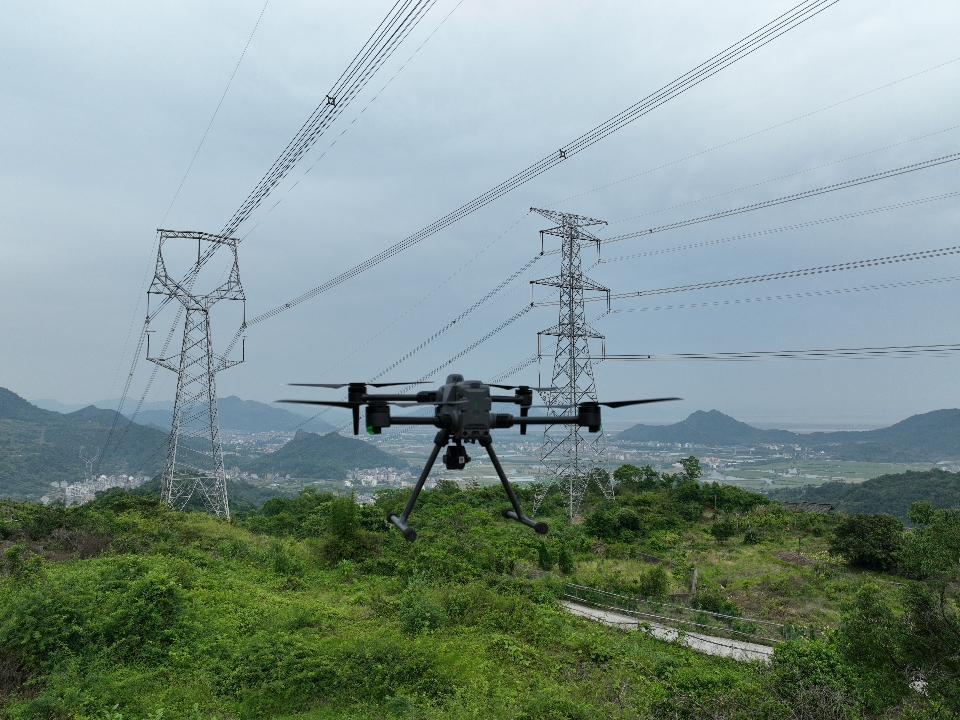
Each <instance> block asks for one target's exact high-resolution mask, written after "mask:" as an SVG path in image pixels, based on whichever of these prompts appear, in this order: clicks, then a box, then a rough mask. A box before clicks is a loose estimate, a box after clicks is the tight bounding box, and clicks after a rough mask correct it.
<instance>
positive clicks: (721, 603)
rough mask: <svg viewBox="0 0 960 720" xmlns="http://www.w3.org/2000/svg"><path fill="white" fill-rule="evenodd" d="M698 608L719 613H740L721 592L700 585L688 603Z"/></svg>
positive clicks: (735, 605)
mask: <svg viewBox="0 0 960 720" xmlns="http://www.w3.org/2000/svg"><path fill="white" fill-rule="evenodd" d="M690 604H691V605H693V607H695V608H697V609H698V610H706V611H707V612H714V613H720V614H721V615H734V616H739V615H740V608H739V607H737V604H736V603H734V602H733V601H731V600H728V599H727V598H726V597H724V596H723V593H721V592H720V590H718V589H716V588H711V587H703V586H701V587H700V589H699V590H697V594H696V595H694V596H693V601H692V602H691V603H690Z"/></svg>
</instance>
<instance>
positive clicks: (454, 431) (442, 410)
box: [279, 374, 680, 542]
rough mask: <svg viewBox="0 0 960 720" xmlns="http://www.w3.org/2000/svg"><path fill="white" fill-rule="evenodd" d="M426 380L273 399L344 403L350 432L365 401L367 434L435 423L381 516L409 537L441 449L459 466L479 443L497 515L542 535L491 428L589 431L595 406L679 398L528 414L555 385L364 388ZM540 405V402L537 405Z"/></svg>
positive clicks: (447, 461) (596, 428) (595, 420)
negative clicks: (403, 501) (514, 409)
mask: <svg viewBox="0 0 960 720" xmlns="http://www.w3.org/2000/svg"><path fill="white" fill-rule="evenodd" d="M427 384H430V381H422V380H418V381H415V382H389V383H363V382H352V383H291V385H294V386H296V387H315V388H329V389H334V390H337V389H342V388H347V399H346V400H345V401H342V400H280V401H279V402H286V403H299V404H302V405H323V406H327V407H340V408H347V409H349V410H350V411H351V412H352V414H353V434H354V435H359V434H360V408H361V407H363V406H366V427H367V432H368V433H369V434H371V435H379V434H380V433H381V432H382V431H383V428H387V427H391V426H392V425H430V426H433V427H436V428H438V429H439V430H438V432H437V434H436V437H434V439H433V450H432V451H431V453H430V457H429V458H428V459H427V464H426V466H425V467H424V468H423V472H421V473H420V477H419V479H418V480H417V483H416V485H414V487H413V492H412V493H411V495H410V498H409V499H408V500H407V505H406V507H405V508H404V510H403V513H402V514H400V515H396V514H394V513H391V514H390V515H388V516H387V520H388V521H389V522H390V523H392V524H393V525H395V526H396V527H397V528H398V529H399V530H400V532H402V533H403V536H404V537H405V538H406V539H407V540H409V541H411V542H412V541H413V540H416V538H417V533H416V531H415V530H414V529H413V528H411V527H410V526H409V525H408V524H407V523H408V522H409V520H410V514H411V513H412V512H413V508H414V506H415V505H416V504H417V498H418V497H419V496H420V491H421V490H423V486H424V483H426V481H427V477H429V475H430V471H431V470H432V469H433V466H434V463H436V461H437V458H438V457H439V456H440V452H441V451H444V453H443V464H444V465H445V466H446V467H447V469H448V470H463V469H464V467H466V465H467V463H468V462H470V456H469V455H468V454H467V449H466V447H465V446H464V443H470V444H479V445H480V446H481V447H482V448H483V449H484V450H486V451H487V455H489V456H490V462H491V463H492V464H493V467H494V469H495V470H496V471H497V476H498V477H499V478H500V483H501V484H502V485H503V489H504V491H505V492H506V494H507V498H508V499H509V500H510V505H511V506H512V507H511V508H509V509H507V510H504V511H503V515H504V517H506V518H509V519H511V520H516V521H517V522H519V523H522V524H524V525H526V526H527V527H530V528H533V530H535V531H536V532H538V533H540V534H541V535H544V534H546V533H547V531H548V528H547V524H546V523H543V522H536V521H534V520H533V519H531V518H530V517H528V516H527V515H526V514H525V513H524V512H523V508H522V507H521V506H520V500H519V498H517V494H516V493H515V492H514V490H513V487H512V486H511V485H510V481H509V480H508V479H507V475H506V473H505V472H504V471H503V466H502V465H501V464H500V459H499V458H498V457H497V454H496V452H494V449H493V438H492V436H491V434H490V431H491V430H500V429H505V428H512V427H514V426H519V427H520V434H521V435H526V433H527V428H528V427H529V426H530V425H577V426H579V427H585V428H587V430H588V431H589V432H592V433H596V432H600V407H601V406H603V407H608V408H621V407H626V406H628V405H646V404H649V403H658V402H668V401H671V400H679V399H680V398H675V397H664V398H647V399H645V400H617V401H614V402H597V401H593V400H590V401H586V402H581V403H579V404H577V405H551V406H549V407H551V408H552V409H566V410H572V409H576V413H575V414H568V415H544V416H534V415H530V409H531V408H532V407H534V405H533V393H534V391H536V392H551V391H557V388H541V387H531V386H529V385H498V384H496V383H484V382H481V381H479V380H464V379H463V375H459V374H453V375H448V376H447V380H446V382H445V383H444V384H443V385H441V386H440V387H439V388H438V389H436V390H422V391H420V392H417V393H415V394H404V393H389V392H386V393H370V392H368V388H377V389H379V388H388V387H397V386H407V387H409V386H413V385H427ZM494 390H503V391H507V392H509V391H513V394H512V395H498V394H495V393H494ZM494 403H511V404H513V405H518V406H519V407H520V415H519V416H517V415H511V414H509V413H495V412H493V411H492V405H493V404H494ZM418 405H424V406H429V405H433V406H434V407H435V409H434V414H433V415H432V416H430V417H423V416H411V415H400V416H396V415H391V414H390V408H391V406H400V407H414V406H418ZM537 407H543V406H537Z"/></svg>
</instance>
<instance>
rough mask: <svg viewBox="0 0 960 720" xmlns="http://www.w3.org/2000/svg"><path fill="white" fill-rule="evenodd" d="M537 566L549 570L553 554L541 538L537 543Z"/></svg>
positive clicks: (551, 565)
mask: <svg viewBox="0 0 960 720" xmlns="http://www.w3.org/2000/svg"><path fill="white" fill-rule="evenodd" d="M537 566H538V567H539V568H540V569H541V570H550V569H551V568H552V567H553V556H552V555H551V554H550V548H548V547H547V544H546V543H545V542H544V541H543V540H541V541H540V542H538V543H537Z"/></svg>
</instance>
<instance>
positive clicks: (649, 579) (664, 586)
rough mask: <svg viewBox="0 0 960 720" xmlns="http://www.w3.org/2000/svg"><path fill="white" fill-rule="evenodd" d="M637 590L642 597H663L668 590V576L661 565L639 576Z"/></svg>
mask: <svg viewBox="0 0 960 720" xmlns="http://www.w3.org/2000/svg"><path fill="white" fill-rule="evenodd" d="M638 589H639V591H640V594H641V595H643V596H644V597H663V596H664V595H666V594H667V590H669V589H670V576H669V575H667V571H666V570H664V569H663V566H662V565H657V566H656V567H653V568H650V570H648V571H647V572H645V573H644V574H643V575H641V576H640V581H639V588H638Z"/></svg>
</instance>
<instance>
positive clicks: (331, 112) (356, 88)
mask: <svg viewBox="0 0 960 720" xmlns="http://www.w3.org/2000/svg"><path fill="white" fill-rule="evenodd" d="M411 2H412V0H397V2H396V3H395V4H394V6H393V7H392V8H391V10H390V11H389V12H388V14H387V16H386V17H385V18H384V19H383V20H382V21H381V22H380V25H378V27H377V28H376V30H375V31H374V33H373V34H372V35H371V36H370V37H369V38H368V39H367V41H366V42H365V43H364V45H363V46H362V47H361V49H360V50H359V51H358V52H357V54H356V56H354V59H353V60H352V61H351V62H350V64H349V65H348V66H347V69H346V70H344V71H343V73H342V74H341V76H340V78H339V79H338V80H337V82H336V83H334V85H333V88H332V89H331V91H330V92H329V93H328V94H327V95H326V97H325V99H324V101H323V102H322V103H321V104H320V105H319V106H318V107H317V109H316V110H315V111H314V112H313V114H311V116H310V117H309V118H308V119H307V121H306V122H305V123H304V125H303V126H302V127H301V129H300V131H299V132H298V133H297V135H296V136H295V138H294V140H292V141H291V142H290V143H288V145H287V148H286V149H285V150H284V152H283V153H281V155H280V156H279V157H278V159H277V161H275V162H274V165H273V166H272V167H271V169H270V170H269V171H268V172H267V174H266V175H264V177H263V178H261V180H260V182H258V184H257V186H256V187H255V188H254V190H253V191H251V193H250V194H249V195H248V197H247V199H246V200H245V201H244V203H243V204H242V205H241V207H240V209H238V210H237V212H235V213H234V215H233V216H232V218H231V220H230V221H228V223H227V225H226V226H225V227H230V226H231V225H238V224H239V222H242V221H243V220H245V219H246V218H247V217H249V215H250V213H252V212H253V210H255V209H256V207H258V206H259V204H260V203H262V201H263V200H264V199H265V198H266V196H267V195H268V194H269V192H270V190H272V189H273V187H275V186H276V184H277V183H279V182H280V181H281V180H282V179H283V177H285V176H286V174H287V173H289V172H290V170H292V169H293V167H294V166H295V165H296V163H297V162H298V161H299V160H300V159H301V158H302V157H303V155H304V154H305V153H306V152H307V151H308V150H309V149H310V147H312V145H313V143H314V142H316V140H317V139H318V138H319V137H320V136H321V135H322V133H323V131H324V130H325V129H326V128H327V127H329V125H330V124H331V123H332V122H333V120H334V119H336V117H338V116H339V115H340V113H342V112H343V110H344V109H345V108H346V107H347V106H348V105H349V103H350V101H351V100H352V99H353V98H354V97H355V96H356V95H357V94H358V93H359V92H360V90H362V89H363V87H365V86H366V84H367V82H368V81H369V80H370V79H371V78H372V77H373V75H374V74H375V73H376V71H377V70H378V69H379V68H380V67H381V66H382V65H383V63H384V62H385V61H386V60H387V59H388V58H389V57H390V56H391V55H392V54H393V52H394V50H395V49H396V47H397V46H398V44H399V43H400V42H401V41H402V40H403V39H404V38H406V36H407V35H408V34H409V33H410V32H411V31H412V30H413V28H414V27H416V25H417V24H418V23H419V21H420V19H422V17H423V15H424V13H425V12H426V11H427V10H429V9H430V8H431V7H432V6H433V4H434V3H435V2H436V0H416V3H415V4H413V5H411ZM258 23H259V20H258ZM338 93H339V96H338ZM216 251H217V246H215V247H213V248H211V249H208V250H207V251H206V252H205V253H204V254H203V255H202V256H201V257H200V258H199V259H198V262H197V263H196V264H195V265H194V266H193V267H192V268H191V270H190V271H189V272H188V273H187V274H186V275H185V277H184V278H183V279H182V280H181V281H180V284H181V285H182V286H183V287H184V288H186V289H187V291H189V290H191V289H192V286H193V282H194V281H195V279H196V277H197V274H198V273H199V270H200V268H201V267H202V266H203V264H204V263H206V262H207V261H208V260H209V259H210V258H211V257H212V256H213V254H215V253H216ZM168 302H169V298H167V299H166V300H165V301H164V302H162V303H160V307H158V309H157V310H156V311H155V312H154V313H153V315H152V317H151V316H148V317H147V321H146V323H145V325H144V330H143V331H142V332H141V334H140V339H139V342H138V344H137V351H136V353H135V355H134V357H133V361H132V363H131V369H130V372H129V373H128V378H127V383H126V385H125V388H124V393H123V395H122V396H121V402H120V408H122V406H123V403H124V402H125V400H126V397H127V395H128V394H129V389H130V384H131V382H132V378H133V374H134V372H135V369H136V365H137V363H138V362H139V359H140V353H141V352H142V350H143V344H144V339H145V337H146V333H145V331H146V327H147V325H149V322H150V320H151V319H152V318H155V317H156V316H157V315H158V314H159V312H160V311H161V310H162V309H163V308H164V307H165V306H166V304H167V303H168ZM181 311H182V309H178V312H177V316H176V319H175V320H174V323H173V325H172V326H171V329H170V332H168V334H167V336H166V338H165V341H164V343H163V347H162V350H161V355H163V354H165V353H166V351H167V349H168V347H169V345H170V342H171V340H172V338H173V334H174V332H175V331H176V328H177V326H178V323H179V319H180V317H181V314H182V312H181ZM235 345H236V342H232V343H230V346H229V348H228V350H227V354H229V352H231V351H232V349H233V347H234V346H235ZM156 374H157V368H156V367H154V368H153V370H152V372H151V374H150V377H149V379H148V381H147V384H146V386H145V388H144V391H143V393H142V395H141V398H140V401H139V403H138V405H137V408H136V410H135V411H134V413H133V415H132V416H131V418H130V422H129V424H128V426H127V430H129V427H130V426H132V425H133V422H134V418H135V417H136V416H137V414H138V413H139V411H140V408H141V407H142V405H143V402H144V400H145V399H146V397H147V395H148V394H149V392H150V388H151V387H152V385H153V382H154V380H155V378H156ZM118 413H119V409H118ZM116 421H117V418H114V424H113V426H112V427H111V430H110V433H109V434H108V437H107V441H108V442H109V440H110V438H111V437H112V436H113V434H114V432H115V429H116ZM125 435H126V432H124V435H123V436H122V437H121V442H122V439H123V437H124V436H125ZM118 445H119V443H118ZM105 448H106V446H105ZM101 457H103V455H101Z"/></svg>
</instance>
